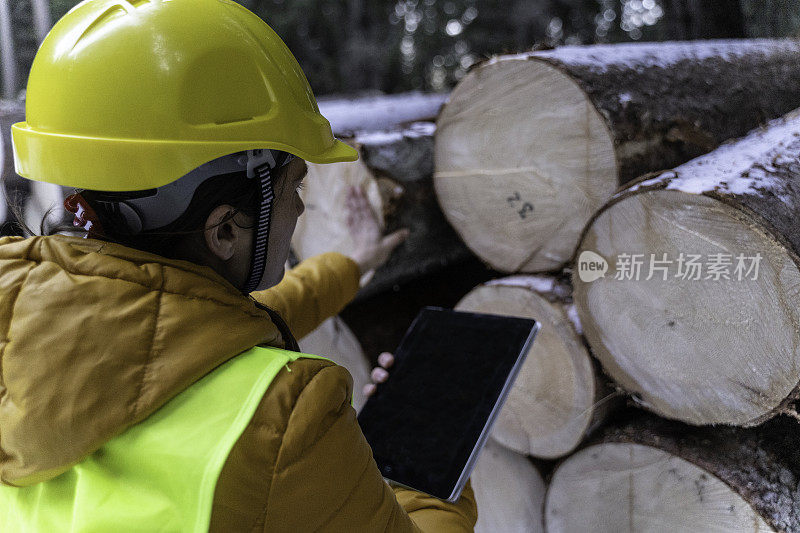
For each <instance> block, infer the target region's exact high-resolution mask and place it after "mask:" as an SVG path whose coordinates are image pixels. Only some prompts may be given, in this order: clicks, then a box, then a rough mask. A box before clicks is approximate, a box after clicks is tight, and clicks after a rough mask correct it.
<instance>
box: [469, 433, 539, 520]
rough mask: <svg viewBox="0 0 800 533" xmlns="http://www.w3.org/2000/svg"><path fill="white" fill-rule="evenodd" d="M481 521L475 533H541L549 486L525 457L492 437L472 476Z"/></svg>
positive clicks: (479, 457) (482, 452)
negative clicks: (547, 487) (545, 499)
mask: <svg viewBox="0 0 800 533" xmlns="http://www.w3.org/2000/svg"><path fill="white" fill-rule="evenodd" d="M470 480H471V482H472V490H473V491H474V492H475V502H476V503H477V505H478V522H477V523H476V524H475V533H498V532H500V531H502V532H503V533H541V532H543V531H544V524H543V506H544V497H545V490H546V486H545V484H544V481H543V480H542V476H541V475H540V474H539V472H538V470H536V467H534V466H533V464H532V463H531V461H530V460H529V459H528V458H527V457H525V456H524V455H520V454H518V453H516V452H514V451H511V450H508V449H506V448H504V447H502V446H501V445H499V444H497V443H496V442H494V441H493V440H492V439H491V438H489V440H488V441H487V442H486V446H484V448H483V450H481V454H480V455H479V456H478V461H477V463H476V464H475V469H474V470H473V471H472V475H471V476H470Z"/></svg>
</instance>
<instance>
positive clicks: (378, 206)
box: [292, 95, 471, 297]
mask: <svg viewBox="0 0 800 533" xmlns="http://www.w3.org/2000/svg"><path fill="white" fill-rule="evenodd" d="M434 96H435V98H433V100H435V101H439V100H441V97H440V96H438V95H434ZM385 98H390V97H385ZM415 98H416V97H415ZM346 104H347V106H345V105H344V104H337V105H338V106H340V107H341V108H345V107H347V108H350V109H352V110H353V111H352V112H353V113H354V114H355V115H354V118H352V119H351V120H350V122H349V127H351V128H353V130H354V131H357V132H359V133H357V134H356V135H355V136H354V137H352V138H349V139H348V142H349V143H350V144H352V145H353V146H355V147H356V148H357V149H358V150H359V152H360V159H359V160H358V161H355V162H352V163H333V164H327V165H315V164H312V163H309V164H308V167H309V171H308V177H307V178H306V181H305V183H306V186H305V188H304V189H303V190H302V192H301V197H302V198H303V201H304V202H305V204H306V212H305V213H304V214H303V216H302V217H301V218H300V220H299V221H298V225H297V229H296V230H295V233H294V236H293V238H292V249H293V250H294V253H295V255H296V256H297V257H298V258H299V259H301V260H302V259H305V258H307V257H310V256H312V255H315V254H318V253H322V252H325V251H338V252H341V253H344V254H348V253H350V252H352V250H353V246H354V244H353V242H352V240H351V239H350V238H349V231H348V228H347V219H346V215H345V198H346V197H347V191H348V188H349V186H350V185H362V186H363V187H364V188H365V190H366V191H367V193H368V198H369V200H370V202H371V204H372V207H373V210H374V212H375V214H376V216H377V217H378V218H379V220H381V222H382V224H383V226H384V229H385V232H386V233H389V232H392V231H394V230H396V229H399V228H409V229H410V230H411V234H410V235H409V237H408V239H407V240H406V242H405V243H404V244H402V245H401V246H400V247H399V248H398V249H397V250H396V251H395V252H394V254H393V255H392V257H391V258H390V259H389V261H388V263H386V264H385V265H384V266H383V267H381V268H380V269H378V271H376V272H375V275H374V277H368V278H365V279H364V280H362V281H363V282H364V283H366V282H367V281H368V280H369V279H371V281H369V283H366V286H365V287H364V288H363V289H362V291H361V296H362V297H363V296H366V295H370V294H377V293H380V292H383V291H385V290H388V289H391V288H393V287H394V286H396V285H399V284H402V283H405V282H407V281H410V280H412V279H414V278H418V277H421V276H423V275H425V274H428V273H431V272H434V271H436V270H439V269H441V268H442V267H444V266H447V265H450V264H454V263H457V262H459V261H463V260H465V259H467V258H469V257H470V256H471V253H470V252H469V250H468V249H467V248H466V247H465V246H464V244H463V243H462V242H461V240H460V239H459V238H458V236H457V235H456V234H455V232H454V231H453V229H452V228H451V227H450V225H449V224H448V223H447V221H446V220H445V218H444V216H443V215H442V212H441V209H440V208H439V205H438V203H437V201H436V195H435V193H434V191H433V182H432V177H431V176H432V174H433V132H434V130H435V125H434V124H433V123H432V122H424V121H423V122H414V123H412V124H409V125H401V126H398V127H396V128H394V129H389V130H374V129H373V130H370V128H373V127H374V126H375V124H377V123H386V124H390V125H391V123H392V122H391V120H390V119H391V118H392V117H393V115H392V113H395V112H398V113H400V112H399V111H397V110H396V109H395V108H394V107H392V106H394V105H395V104H396V103H395V102H394V101H390V104H391V105H388V104H387V105H386V106H384V107H385V109H384V108H382V112H383V111H386V110H387V109H388V111H387V113H388V114H387V115H386V117H385V120H376V119H375V118H374V116H373V115H374V114H370V113H366V118H365V117H363V116H361V115H359V114H358V113H359V109H360V106H359V105H358V102H357V101H352V100H347V101H346ZM367 107H369V106H367ZM431 109H433V107H432V106H431V105H430V103H428V104H427V107H425V106H422V107H421V108H420V109H418V111H419V112H418V113H416V114H412V113H411V112H410V111H409V110H405V111H404V112H402V113H400V114H399V115H398V116H397V117H394V118H395V119H397V118H409V117H413V118H415V119H422V118H424V117H425V116H428V115H430V113H431V111H430V110H431ZM436 109H438V107H436ZM378 114H379V113H378ZM359 117H360V118H359ZM395 122H397V120H395Z"/></svg>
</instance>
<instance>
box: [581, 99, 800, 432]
mask: <svg viewBox="0 0 800 533" xmlns="http://www.w3.org/2000/svg"><path fill="white" fill-rule="evenodd" d="M798 153H800V111H796V112H792V113H790V114H789V115H787V116H786V117H783V118H781V119H776V120H774V121H772V122H770V123H769V124H768V125H767V126H766V127H763V128H759V129H757V130H754V131H753V132H751V133H750V134H749V135H748V136H747V137H745V138H743V139H740V140H738V141H735V142H730V143H727V144H724V145H723V146H721V147H719V148H718V149H717V150H715V151H714V152H712V153H710V154H708V155H706V156H703V157H700V158H697V159H695V160H693V161H690V162H688V163H686V164H684V165H682V166H679V167H677V168H676V169H675V170H674V171H669V172H664V173H660V174H657V175H655V176H652V177H650V176H645V177H644V178H643V179H642V180H640V181H638V182H637V183H635V184H631V185H629V186H628V187H623V188H622V189H621V190H620V191H618V192H617V193H616V194H615V195H614V196H613V197H612V199H611V200H610V201H609V202H608V203H607V204H606V205H605V206H604V207H603V208H602V209H600V210H599V212H598V213H597V214H596V215H595V216H594V217H593V219H592V220H591V221H590V223H589V224H588V225H587V228H586V230H585V231H584V234H583V235H582V237H581V240H580V244H579V247H578V250H577V251H576V257H577V263H576V267H575V268H576V269H575V270H574V271H573V274H572V281H573V286H574V290H575V305H576V307H577V310H578V315H579V316H580V320H581V323H582V324H583V328H584V334H585V335H586V338H587V340H588V341H589V343H590V345H591V346H592V349H593V352H594V353H595V355H596V356H597V357H598V359H599V360H600V362H601V363H602V364H603V367H604V368H605V370H606V371H607V372H608V373H609V374H610V375H611V376H612V377H613V378H614V379H615V380H616V381H617V382H618V383H619V384H620V385H622V386H623V387H624V388H625V389H627V390H628V391H630V392H631V393H634V395H635V397H636V398H638V399H639V400H640V402H641V403H642V404H643V405H644V406H646V407H648V408H649V409H651V410H653V411H655V412H657V413H659V414H661V415H663V416H666V417H668V418H674V419H678V420H683V421H686V422H689V423H693V424H735V425H743V426H750V425H755V424H758V423H760V422H762V421H763V420H765V419H768V418H770V417H772V416H774V415H775V414H776V413H779V412H782V411H785V410H786V409H788V406H789V404H790V403H791V402H792V401H793V399H794V398H796V397H797V396H798V382H800V351H798V348H797V347H798V345H800V291H798V287H800V266H799V265H800V257H798V252H800V228H799V227H798V225H797V220H798V215H800V212H798V209H800V186H798V183H800V164H798V157H797V154H798ZM606 270H608V271H609V273H608V274H604V273H605V271H606ZM611 273H614V275H613V276H612V275H611Z"/></svg>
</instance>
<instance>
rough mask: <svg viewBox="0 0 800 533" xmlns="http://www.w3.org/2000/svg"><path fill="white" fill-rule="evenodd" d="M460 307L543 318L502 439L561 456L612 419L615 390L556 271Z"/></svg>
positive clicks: (513, 282) (479, 293) (501, 284)
mask: <svg viewBox="0 0 800 533" xmlns="http://www.w3.org/2000/svg"><path fill="white" fill-rule="evenodd" d="M456 309H458V310H461V311H472V312H478V313H489V314H502V315H513V316H521V317H528V318H535V319H536V320H538V321H539V322H541V324H542V328H541V330H540V331H539V333H538V334H537V336H536V340H535V341H534V343H533V346H532V347H531V349H530V351H529V352H528V355H527V357H526V358H525V362H524V363H523V365H522V369H521V370H520V373H519V375H518V376H517V379H516V381H515V382H514V386H513V387H512V389H511V392H510V394H509V396H508V399H507V400H506V403H505V404H504V405H503V409H502V411H501V412H500V415H499V417H498V419H497V421H496V422H495V424H494V426H493V427H492V433H491V435H492V438H494V439H495V440H496V441H497V442H499V443H500V444H502V445H503V446H505V447H507V448H509V449H511V450H514V451H516V452H519V453H521V454H525V455H532V456H535V457H539V458H542V459H554V458H557V457H561V456H563V455H566V454H568V453H569V452H571V451H572V450H573V449H574V448H575V447H576V446H578V444H580V442H581V441H582V440H583V438H584V436H585V435H586V434H587V433H589V432H590V431H591V430H593V429H594V428H595V427H597V426H598V425H599V423H600V422H602V421H603V420H604V419H605V416H606V414H607V413H608V411H609V410H610V408H611V406H612V402H610V401H609V400H612V399H613V398H614V394H613V393H611V392H610V391H609V390H608V388H607V387H605V386H604V384H603V380H602V379H601V378H600V377H599V376H598V374H597V372H596V369H595V367H594V364H593V362H592V360H591V358H590V357H589V353H588V351H587V349H586V346H585V345H584V342H583V339H582V338H581V336H580V333H579V327H576V326H577V325H576V324H575V323H574V322H573V319H575V318H576V317H575V316H574V310H573V308H572V301H571V289H570V287H569V285H568V284H565V283H563V282H561V281H559V280H558V279H556V278H554V277H549V276H514V277H509V278H504V279H499V280H494V281H491V282H488V283H486V284H484V285H480V286H478V287H477V288H475V289H474V290H473V291H472V292H470V293H469V294H467V295H466V296H465V297H464V298H463V299H462V300H461V301H460V302H459V303H458V305H457V306H456ZM609 394H611V395H610V396H609Z"/></svg>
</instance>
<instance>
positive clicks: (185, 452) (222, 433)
mask: <svg viewBox="0 0 800 533" xmlns="http://www.w3.org/2000/svg"><path fill="white" fill-rule="evenodd" d="M301 357H311V358H316V359H327V358H326V357H321V356H318V355H309V354H303V353H299V352H290V351H287V350H280V349H277V348H266V347H260V346H256V347H254V348H252V349H250V350H248V351H246V352H244V353H242V354H240V355H238V356H236V357H234V358H232V359H230V360H228V361H226V362H225V363H223V364H222V365H220V366H219V367H217V368H216V369H214V370H213V371H212V372H211V373H209V374H207V375H206V376H204V377H203V378H201V379H200V380H199V381H197V382H196V383H194V384H193V385H191V386H190V387H189V388H187V389H186V390H184V391H183V392H181V393H180V394H178V395H177V396H175V397H174V398H173V399H171V400H170V401H169V402H167V403H166V404H164V405H163V406H162V407H160V408H159V409H158V410H157V411H155V412H154V413H153V414H151V415H150V416H149V417H147V418H146V419H145V420H143V421H141V422H140V423H138V424H135V425H134V426H131V427H130V428H128V429H127V430H126V431H125V432H123V433H122V434H120V435H118V436H116V437H114V438H113V439H111V440H109V441H108V442H107V443H106V444H105V445H103V446H102V447H101V448H100V449H98V450H97V451H95V452H94V453H92V454H91V455H89V456H88V457H87V458H86V459H84V460H83V461H81V462H80V463H78V464H76V465H75V466H73V467H72V468H70V469H69V470H67V471H66V472H64V473H62V474H61V475H59V476H57V477H55V478H53V479H50V480H48V481H46V482H43V483H38V484H35V485H31V486H28V487H10V486H6V485H3V486H0V531H3V532H14V533H27V532H43V533H45V532H46V533H53V532H61V531H65V532H66V531H69V532H76V533H77V532H93V533H94V532H97V533H109V532H112V533H119V532H129V531H141V532H148V533H153V532H167V531H169V532H201V531H206V532H207V531H208V527H209V521H210V518H211V506H212V503H213V499H214V488H215V486H216V484H217V480H218V478H219V474H220V472H221V470H222V467H223V465H224V463H225V460H226V459H227V457H228V454H229V453H230V451H231V449H232V448H233V445H234V444H235V443H236V441H237V440H238V438H239V437H240V436H241V434H242V432H243V431H244V429H245V427H246V426H247V424H248V423H249V422H250V420H251V419H252V417H253V414H254V413H255V410H256V408H257V406H258V404H259V402H260V401H261V398H262V397H263V395H264V392H265V391H266V390H267V387H269V384H270V383H271V382H272V380H273V379H274V378H275V376H276V375H277V374H278V371H279V370H280V369H281V367H283V366H284V365H285V364H287V363H288V362H289V361H294V360H295V359H298V358H301ZM287 368H288V367H287ZM351 405H352V398H351Z"/></svg>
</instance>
